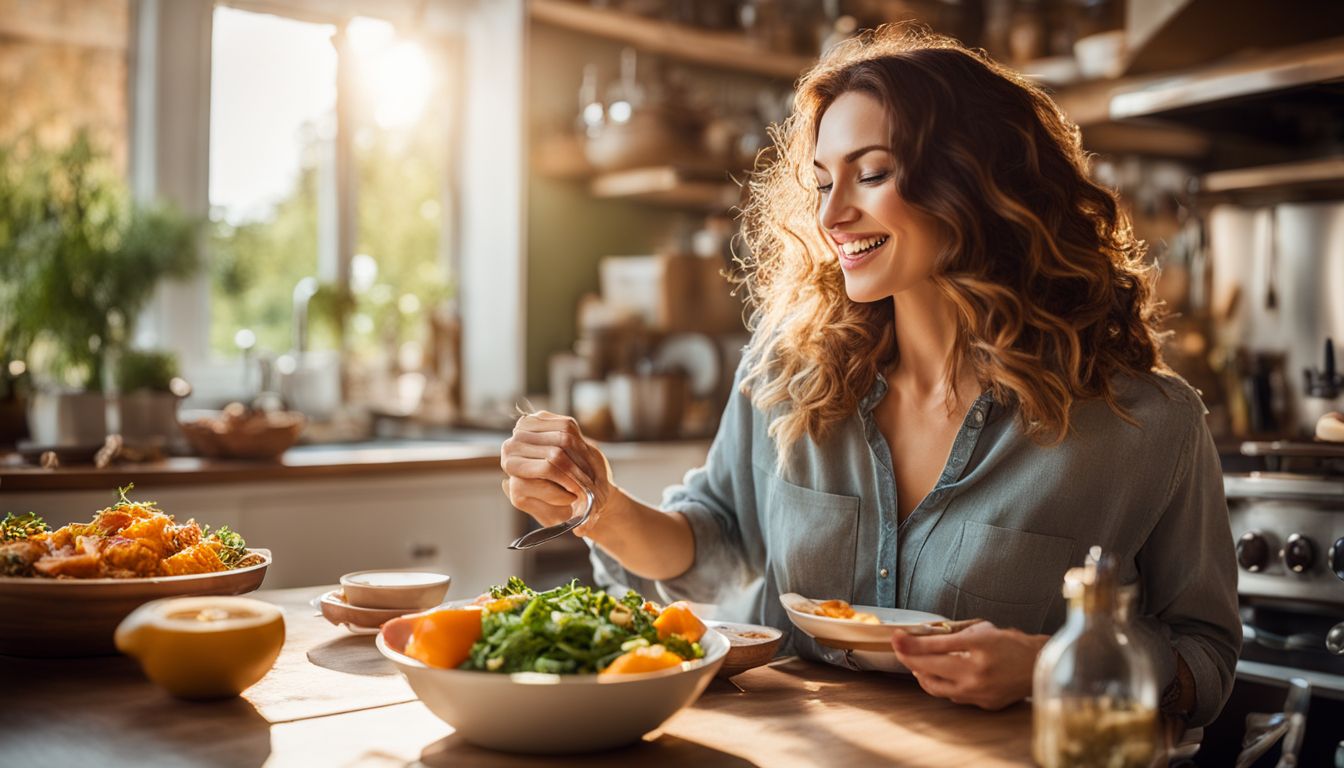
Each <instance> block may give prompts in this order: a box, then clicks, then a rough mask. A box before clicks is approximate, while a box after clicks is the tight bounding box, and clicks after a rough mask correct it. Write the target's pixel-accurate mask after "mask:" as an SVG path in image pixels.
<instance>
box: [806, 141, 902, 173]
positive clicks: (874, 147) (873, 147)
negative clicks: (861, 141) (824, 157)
mask: <svg viewBox="0 0 1344 768" xmlns="http://www.w3.org/2000/svg"><path fill="white" fill-rule="evenodd" d="M876 151H882V152H887V153H890V152H891V147H888V146H886V145H885V144H869V145H868V146H866V147H859V148H858V149H856V150H854V151H853V152H850V153H849V154H847V155H845V162H846V163H852V162H854V161H855V160H858V159H859V158H860V157H863V156H864V155H866V154H868V153H869V152H876ZM812 165H814V166H816V167H818V168H821V169H822V170H825V169H826V166H824V165H822V164H821V163H820V162H819V161H817V160H813V161H812Z"/></svg>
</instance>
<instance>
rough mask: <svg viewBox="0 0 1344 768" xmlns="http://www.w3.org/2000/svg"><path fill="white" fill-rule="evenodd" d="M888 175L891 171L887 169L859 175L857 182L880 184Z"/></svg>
mask: <svg viewBox="0 0 1344 768" xmlns="http://www.w3.org/2000/svg"><path fill="white" fill-rule="evenodd" d="M890 176H891V173H890V172H889V171H882V172H881V173H873V174H869V175H868V176H863V177H861V178H860V179H859V183H860V184H869V185H872V184H881V183H882V182H884V181H886V180H887V179H888V178H889V177H890Z"/></svg>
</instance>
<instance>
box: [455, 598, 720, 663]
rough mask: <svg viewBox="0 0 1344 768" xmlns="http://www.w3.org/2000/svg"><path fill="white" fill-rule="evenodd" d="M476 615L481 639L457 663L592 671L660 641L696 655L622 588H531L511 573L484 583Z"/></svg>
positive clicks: (693, 646) (697, 652)
mask: <svg viewBox="0 0 1344 768" xmlns="http://www.w3.org/2000/svg"><path fill="white" fill-rule="evenodd" d="M490 596H491V598H493V601H492V602H490V603H487V604H486V606H485V610H484V611H483V612H482V617H481V639H480V640H478V641H476V644H475V645H473V646H472V648H471V654H470V655H469V656H468V657H467V660H466V661H465V662H463V664H462V667H461V668H462V669H477V670H486V671H490V672H548V673H553V674H581V673H593V672H599V671H601V670H602V669H604V668H605V667H606V666H607V665H608V664H610V663H611V662H612V660H613V659H615V658H616V657H617V656H620V655H621V654H622V653H624V652H625V651H628V650H630V649H631V648H634V647H637V646H640V645H653V644H657V643H661V644H662V645H663V647H665V648H667V650H669V651H671V652H672V653H675V654H677V655H678V656H680V657H682V658H683V659H698V658H702V657H703V656H704V655H705V653H704V650H703V649H702V648H701V647H700V644H699V643H692V642H689V641H687V640H686V639H685V638H683V637H681V636H680V635H671V636H669V637H667V638H663V639H659V637H658V630H657V628H655V627H654V626H653V620H654V619H655V618H657V615H656V614H655V613H654V612H653V611H650V610H647V609H646V608H645V601H644V598H643V597H642V596H641V595H640V594H639V593H637V592H633V591H632V592H627V593H626V595H625V597H623V598H621V599H620V600H617V599H616V598H614V597H612V596H611V595H608V594H607V593H606V592H602V591H600V590H594V589H592V588H590V587H584V586H580V585H579V583H578V581H577V580H575V581H572V582H570V583H569V584H564V585H561V586H559V587H556V588H554V589H550V590H547V591H545V592H536V591H534V590H532V589H531V588H530V587H528V586H527V585H526V584H524V583H523V581H522V580H521V579H519V578H517V577H513V578H511V579H509V582H508V583H507V584H505V585H503V586H498V587H492V588H491V589H490Z"/></svg>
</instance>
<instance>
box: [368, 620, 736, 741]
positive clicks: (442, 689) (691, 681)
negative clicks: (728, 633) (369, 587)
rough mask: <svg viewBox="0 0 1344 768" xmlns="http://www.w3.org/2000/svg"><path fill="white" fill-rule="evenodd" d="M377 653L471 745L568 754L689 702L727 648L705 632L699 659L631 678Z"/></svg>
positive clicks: (385, 647)
mask: <svg viewBox="0 0 1344 768" xmlns="http://www.w3.org/2000/svg"><path fill="white" fill-rule="evenodd" d="M377 644H378V650H379V651H381V652H382V654H383V655H384V656H386V657H387V658H388V659H390V660H391V661H392V663H393V664H395V665H396V666H397V669H399V670H400V671H401V673H402V674H403V675H405V676H406V681H407V682H408V683H410V685H411V690H413V691H415V695H416V696H418V697H419V698H420V701H421V702H423V703H424V705H425V706H426V707H429V710H430V711H431V712H433V713H434V714H435V715H436V716H438V718H439V719H440V720H443V721H444V722H445V723H448V724H449V725H451V726H453V729H454V730H455V731H456V732H457V733H459V734H460V735H461V736H462V738H463V739H465V740H466V741H469V742H471V743H473V744H476V745H477V746H481V747H488V748H490V749H498V750H503V751H506V752H528V753H533V754H573V753H576V752H595V751H598V750H603V749H612V748H614V747H620V746H624V745H627V744H632V743H634V742H637V741H639V740H640V738H641V737H642V736H643V735H644V734H646V733H648V732H649V731H652V730H653V729H655V728H657V727H658V726H659V725H662V724H663V722H664V721H666V720H667V719H668V718H670V717H671V716H672V715H674V714H676V713H677V712H678V711H680V710H681V708H682V707H685V706H687V705H688V704H690V703H691V702H693V701H695V700H696V699H697V698H698V697H699V696H700V694H701V693H702V692H703V691H704V690H705V687H706V686H707V685H709V682H710V680H712V679H713V678H714V674H715V673H716V672H718V670H719V666H720V665H721V664H723V659H724V656H725V655H727V653H728V640H727V638H725V637H724V636H723V635H721V634H719V633H718V632H715V631H714V630H712V629H711V630H708V631H707V632H705V635H704V637H702V638H701V639H700V646H701V647H702V648H704V651H705V657H704V658H703V659H696V660H695V661H687V662H682V664H681V665H680V666H678V667H672V668H670V669H664V670H659V671H657V672H645V673H641V674H631V675H552V674H542V673H538V672H518V673H513V674H504V673H497V672H479V671H474V670H461V669H438V668H435V667H430V666H427V665H425V664H422V663H421V662H419V661H417V660H416V659H413V658H411V657H409V656H406V655H405V654H403V653H401V651H402V650H404V649H399V648H392V647H390V645H389V643H388V639H387V637H386V636H385V634H379V635H378V640H377Z"/></svg>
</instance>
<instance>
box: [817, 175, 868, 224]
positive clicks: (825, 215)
mask: <svg viewBox="0 0 1344 768" xmlns="http://www.w3.org/2000/svg"><path fill="white" fill-rule="evenodd" d="M858 215H859V212H858V209H856V208H855V207H854V206H853V205H851V204H850V202H849V196H848V194H847V192H846V190H845V189H844V188H843V187H842V186H841V185H840V184H836V185H834V186H832V187H831V193H830V194H829V195H825V196H823V197H822V199H821V207H820V209H819V210H818V211H817V220H818V222H819V223H820V224H821V228H822V229H835V228H836V227H838V226H840V225H842V224H848V223H849V222H852V221H854V220H855V219H857V218H858Z"/></svg>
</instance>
